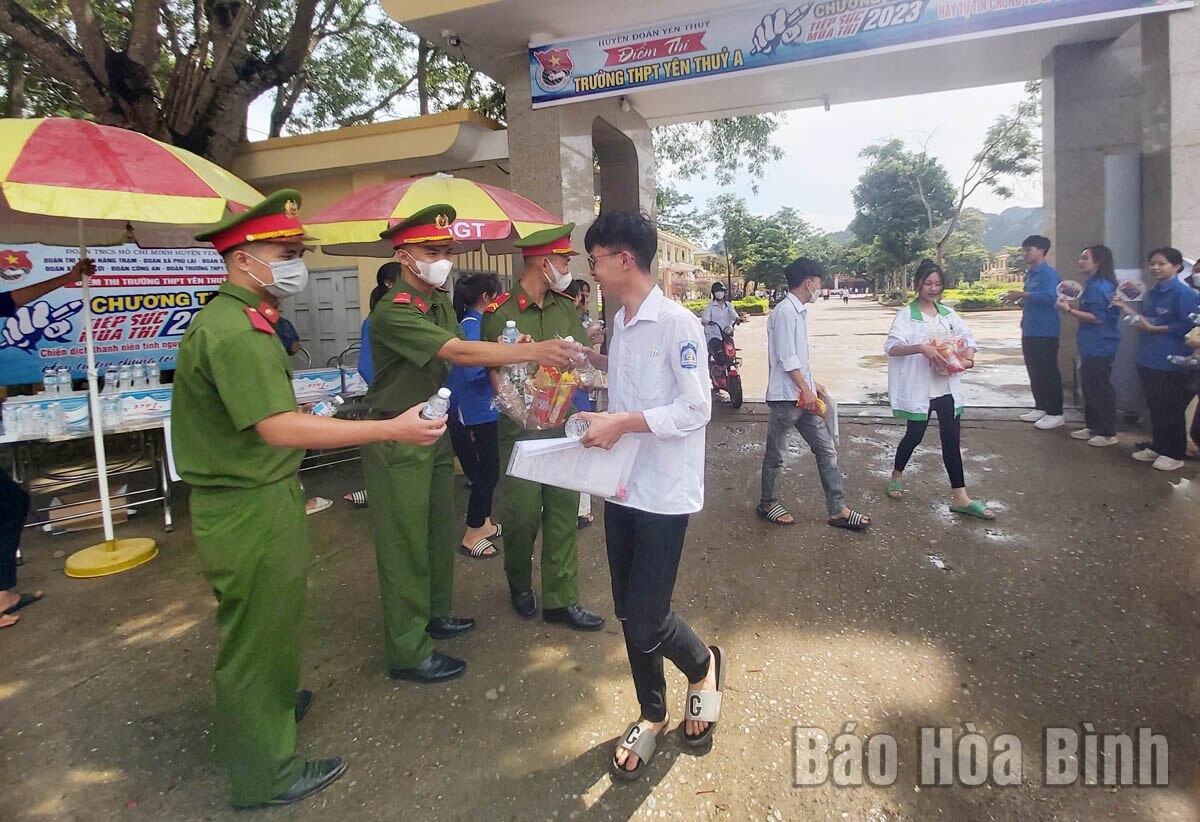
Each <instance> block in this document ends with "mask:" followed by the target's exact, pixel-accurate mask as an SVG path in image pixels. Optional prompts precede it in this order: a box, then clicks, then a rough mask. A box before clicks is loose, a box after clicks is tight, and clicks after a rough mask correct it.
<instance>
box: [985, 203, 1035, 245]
mask: <svg viewBox="0 0 1200 822" xmlns="http://www.w3.org/2000/svg"><path fill="white" fill-rule="evenodd" d="M984 217H986V218H987V222H986V223H985V225H984V229H983V246H984V248H986V249H987V250H988V252H989V253H991V254H995V253H997V252H999V251H1002V250H1004V248H1005V247H1007V246H1019V245H1021V241H1022V240H1024V239H1025V238H1026V237H1028V236H1029V235H1030V234H1045V233H1046V224H1045V221H1044V220H1043V219H1042V209H1041V208H1023V207H1021V206H1013V207H1011V208H1006V209H1004V211H1002V212H1001V213H999V214H988V213H987V212H984Z"/></svg>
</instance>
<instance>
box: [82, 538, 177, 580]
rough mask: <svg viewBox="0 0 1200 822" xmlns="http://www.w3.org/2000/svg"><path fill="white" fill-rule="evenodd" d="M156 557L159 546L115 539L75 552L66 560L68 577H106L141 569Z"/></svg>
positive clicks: (145, 542) (144, 542)
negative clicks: (131, 569)
mask: <svg viewBox="0 0 1200 822" xmlns="http://www.w3.org/2000/svg"><path fill="white" fill-rule="evenodd" d="M156 556H158V544H157V543H155V541H154V540H152V539H148V538H146V537H134V538H132V539H114V540H112V541H111V542H101V543H99V544H97V545H92V546H89V547H87V548H84V549H83V550H82V551H76V552H75V553H74V554H72V555H71V556H70V557H69V558H68V559H67V568H66V571H67V576H69V577H75V578H76V579H86V578H87V577H106V576H108V575H109V574H119V573H121V572H122V571H128V570H129V569H130V568H136V567H138V566H139V565H143V564H145V563H147V562H149V561H150V560H152V559H154V558H155V557H156Z"/></svg>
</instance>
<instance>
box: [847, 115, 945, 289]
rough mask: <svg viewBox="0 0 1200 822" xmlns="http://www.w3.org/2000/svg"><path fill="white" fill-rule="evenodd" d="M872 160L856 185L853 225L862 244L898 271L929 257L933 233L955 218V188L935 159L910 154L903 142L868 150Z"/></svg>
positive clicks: (878, 145) (867, 154)
mask: <svg viewBox="0 0 1200 822" xmlns="http://www.w3.org/2000/svg"><path fill="white" fill-rule="evenodd" d="M860 156H861V157H864V158H866V159H869V160H870V161H871V162H870V164H869V165H868V166H867V169H866V170H865V171H864V172H863V174H862V176H861V177H860V178H859V181H858V185H856V186H855V187H854V191H853V198H854V207H855V215H854V220H853V221H852V222H851V223H850V229H851V231H853V232H854V235H855V237H857V238H858V240H859V242H860V243H862V244H866V245H870V246H873V248H874V251H873V259H876V260H878V259H879V256H878V255H882V259H883V260H885V261H886V264H887V265H888V266H890V268H891V270H892V271H893V272H896V271H899V270H900V269H904V268H906V267H907V266H909V265H910V264H911V263H913V262H914V261H916V260H917V259H918V258H919V257H920V256H922V255H923V254H924V253H926V249H927V246H928V241H927V235H928V233H929V230H930V229H931V228H932V227H934V226H937V225H939V224H941V223H942V222H944V221H945V220H946V219H948V218H949V217H950V216H951V213H952V209H953V204H954V189H953V187H952V186H951V184H950V177H949V175H948V174H947V173H946V170H945V168H943V167H942V165H941V163H939V162H938V161H937V160H936V159H935V158H932V157H929V156H927V155H926V154H925V153H924V152H921V153H916V152H912V151H909V150H908V149H907V148H905V146H904V142H903V141H901V140H896V139H892V140H888V141H886V142H883V143H877V144H875V145H871V146H868V147H867V148H865V149H863V150H862V151H861V152H860Z"/></svg>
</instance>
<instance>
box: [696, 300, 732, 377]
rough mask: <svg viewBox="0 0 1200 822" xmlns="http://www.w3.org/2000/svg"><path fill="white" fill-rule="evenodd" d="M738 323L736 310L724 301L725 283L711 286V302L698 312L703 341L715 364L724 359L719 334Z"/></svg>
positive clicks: (723, 345)
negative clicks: (702, 330)
mask: <svg viewBox="0 0 1200 822" xmlns="http://www.w3.org/2000/svg"><path fill="white" fill-rule="evenodd" d="M737 321H738V313H737V309H736V308H734V307H733V303H730V302H727V301H726V300H725V283H722V282H716V283H713V284H712V302H710V303H709V304H708V305H706V306H704V310H703V311H701V312H700V325H702V326H704V340H705V344H706V345H707V346H708V353H709V354H711V355H712V357H713V359H714V360H716V361H717V362H721V360H722V359H723V358H724V357H725V344H724V341H723V339H722V337H721V332H722V331H723V330H724V329H726V328H733V327H734V326H735V325H736V324H737Z"/></svg>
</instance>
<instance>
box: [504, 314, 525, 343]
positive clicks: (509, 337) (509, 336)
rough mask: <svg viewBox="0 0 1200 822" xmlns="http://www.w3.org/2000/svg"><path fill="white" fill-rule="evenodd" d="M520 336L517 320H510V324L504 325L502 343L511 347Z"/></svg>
mask: <svg viewBox="0 0 1200 822" xmlns="http://www.w3.org/2000/svg"><path fill="white" fill-rule="evenodd" d="M520 336H521V332H520V331H518V330H517V323H516V321H515V320H509V321H508V322H506V323H504V334H503V335H502V336H501V337H500V340H501V341H502V342H504V343H507V344H510V345H511V344H513V343H515V342H516V341H517V338H518V337H520Z"/></svg>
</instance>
